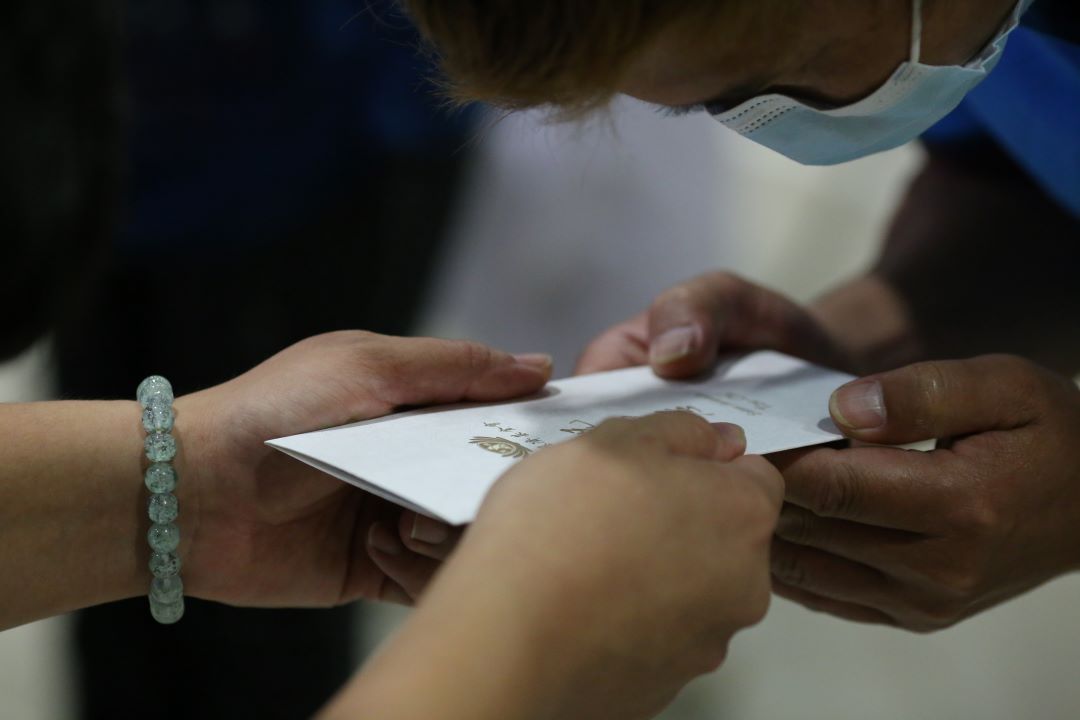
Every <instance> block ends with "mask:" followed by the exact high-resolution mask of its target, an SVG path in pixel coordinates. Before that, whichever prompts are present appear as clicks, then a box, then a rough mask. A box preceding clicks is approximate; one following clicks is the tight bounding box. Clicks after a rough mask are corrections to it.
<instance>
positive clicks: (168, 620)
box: [150, 597, 184, 625]
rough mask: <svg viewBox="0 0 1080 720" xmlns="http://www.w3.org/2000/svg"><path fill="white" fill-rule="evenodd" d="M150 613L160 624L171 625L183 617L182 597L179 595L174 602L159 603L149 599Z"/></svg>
mask: <svg viewBox="0 0 1080 720" xmlns="http://www.w3.org/2000/svg"><path fill="white" fill-rule="evenodd" d="M150 614H151V615H153V616H154V619H155V620H157V621H158V622H159V623H161V624H162V625H172V624H173V623H174V622H176V621H177V620H179V619H180V618H182V617H184V598H182V597H181V598H180V599H179V600H177V601H176V602H171V603H159V602H155V601H154V600H150Z"/></svg>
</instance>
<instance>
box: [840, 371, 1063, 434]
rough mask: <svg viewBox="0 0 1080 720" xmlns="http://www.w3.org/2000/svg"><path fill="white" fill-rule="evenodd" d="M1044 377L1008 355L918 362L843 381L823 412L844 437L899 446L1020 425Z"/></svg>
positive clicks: (1025, 421)
mask: <svg viewBox="0 0 1080 720" xmlns="http://www.w3.org/2000/svg"><path fill="white" fill-rule="evenodd" d="M1045 382H1046V372H1045V371H1043V370H1042V369H1040V368H1038V367H1037V366H1035V365H1034V364H1032V363H1030V362H1028V361H1026V360H1023V359H1021V358H1017V357H1012V356H1008V355H987V356H983V357H977V358H973V359H970V360H948V361H939V362H924V363H917V364H915V365H909V366H907V367H903V368H900V369H898V370H893V371H891V372H886V373H881V374H878V375H872V376H870V377H866V378H862V379H860V380H856V381H854V382H851V383H848V384H847V385H844V386H843V387H841V388H839V389H838V390H837V391H836V392H834V393H833V394H832V397H831V398H830V399H829V412H830V414H831V415H832V417H833V420H834V421H835V422H836V424H837V426H838V427H839V428H840V429H841V431H843V433H844V434H845V435H847V436H849V437H851V438H855V439H857V440H865V441H867V442H873V443H884V444H893V445H899V444H904V443H911V442H918V441H921V440H933V439H942V438H949V437H956V436H959V435H967V434H971V433H977V432H985V431H988V430H1003V429H1011V428H1016V427H1020V426H1022V425H1026V424H1028V423H1030V422H1031V421H1032V420H1034V419H1035V418H1036V417H1037V414H1038V413H1037V412H1036V409H1035V407H1034V405H1033V402H1032V399H1033V398H1036V397H1039V396H1040V395H1041V393H1040V391H1039V387H1040V386H1042V385H1043V384H1044V383H1045Z"/></svg>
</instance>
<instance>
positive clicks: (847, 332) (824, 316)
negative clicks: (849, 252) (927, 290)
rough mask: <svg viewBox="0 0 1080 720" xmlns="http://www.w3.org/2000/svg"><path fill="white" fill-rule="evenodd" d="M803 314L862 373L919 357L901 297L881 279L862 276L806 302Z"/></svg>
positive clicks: (913, 326) (874, 275) (917, 342)
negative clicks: (810, 318)
mask: <svg viewBox="0 0 1080 720" xmlns="http://www.w3.org/2000/svg"><path fill="white" fill-rule="evenodd" d="M808 311H809V312H810V314H811V315H813V316H814V318H815V319H816V320H817V321H818V323H819V324H820V325H821V326H822V328H823V329H824V330H825V332H826V333H827V334H828V335H829V337H830V338H832V339H833V341H834V342H835V343H836V344H837V345H838V346H839V347H840V348H841V350H842V354H843V355H844V357H846V358H847V361H848V363H849V367H847V368H844V369H846V370H849V371H851V372H854V373H856V374H860V375H864V374H869V373H873V372H879V371H881V370H886V369H891V368H895V367H899V366H901V365H907V364H909V363H912V362H915V361H917V360H919V359H921V358H922V355H923V354H924V352H923V342H922V340H921V338H920V335H919V333H918V328H917V327H916V324H915V323H914V321H913V319H912V317H911V313H910V311H909V309H908V307H907V304H906V303H905V301H904V300H903V297H902V296H901V295H900V294H899V293H898V292H897V291H896V289H895V288H893V287H892V285H891V284H890V283H889V282H888V281H887V280H886V279H885V278H884V277H882V276H881V275H879V274H877V273H868V274H867V275H864V276H862V277H860V278H857V279H855V280H853V281H851V282H848V283H846V284H844V285H841V286H839V287H837V288H836V289H834V290H832V291H830V292H828V293H826V294H825V295H823V296H822V297H820V298H818V299H817V300H815V301H814V302H812V303H811V304H810V305H809V307H808Z"/></svg>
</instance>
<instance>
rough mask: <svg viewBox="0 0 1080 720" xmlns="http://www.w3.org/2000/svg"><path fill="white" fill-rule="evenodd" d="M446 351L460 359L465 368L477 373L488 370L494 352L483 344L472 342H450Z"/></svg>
mask: <svg viewBox="0 0 1080 720" xmlns="http://www.w3.org/2000/svg"><path fill="white" fill-rule="evenodd" d="M449 343H450V344H449V346H448V350H450V351H451V353H452V354H454V355H457V356H459V357H461V358H462V361H463V364H464V365H465V367H467V368H469V369H470V370H472V371H476V372H479V371H481V370H485V369H486V368H488V367H489V366H490V365H491V363H492V361H493V360H494V352H493V351H492V349H491V348H489V347H488V346H487V345H484V344H483V343H478V342H474V341H472V340H450V341H449Z"/></svg>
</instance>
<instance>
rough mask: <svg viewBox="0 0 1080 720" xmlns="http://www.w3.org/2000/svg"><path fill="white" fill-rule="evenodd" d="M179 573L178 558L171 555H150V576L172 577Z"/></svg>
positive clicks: (156, 553)
mask: <svg viewBox="0 0 1080 720" xmlns="http://www.w3.org/2000/svg"><path fill="white" fill-rule="evenodd" d="M179 573H180V556H179V555H174V554H173V553H158V552H155V553H150V574H151V575H153V576H154V577H156V578H167V577H172V576H174V575H177V574H179Z"/></svg>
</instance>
